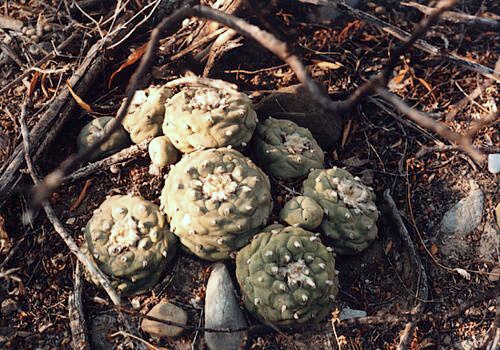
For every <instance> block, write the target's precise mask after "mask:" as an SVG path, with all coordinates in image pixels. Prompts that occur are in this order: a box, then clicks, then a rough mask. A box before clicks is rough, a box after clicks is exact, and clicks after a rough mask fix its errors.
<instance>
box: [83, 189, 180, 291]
mask: <svg viewBox="0 0 500 350" xmlns="http://www.w3.org/2000/svg"><path fill="white" fill-rule="evenodd" d="M176 241H177V238H176V237H175V236H174V235H173V234H172V233H171V232H170V231H169V230H168V227H167V223H166V220H165V217H164V216H163V215H162V214H161V213H160V211H159V208H158V206H157V205H155V204H153V203H151V202H149V201H147V200H145V199H144V198H142V197H140V196H128V195H127V196H122V195H115V196H112V197H109V198H107V199H106V200H105V201H104V202H103V203H102V204H101V205H100V207H99V208H98V209H96V210H95V211H94V215H93V216H92V218H91V219H90V221H89V222H88V223H87V226H86V227H85V242H86V250H87V253H88V254H89V256H91V257H92V258H93V259H94V261H95V262H96V263H97V265H98V266H99V267H100V268H101V270H102V271H103V272H104V273H105V274H107V275H108V276H110V277H111V278H112V282H113V284H114V285H115V287H116V288H118V289H119V290H120V291H121V292H122V293H123V294H124V295H136V294H140V293H144V292H146V291H147V290H148V289H149V288H151V287H152V286H153V285H154V284H156V282H158V279H159V278H160V275H161V273H162V271H163V270H164V268H165V266H166V265H167V263H168V262H169V261H170V260H171V259H172V258H173V257H174V255H175V250H176Z"/></svg>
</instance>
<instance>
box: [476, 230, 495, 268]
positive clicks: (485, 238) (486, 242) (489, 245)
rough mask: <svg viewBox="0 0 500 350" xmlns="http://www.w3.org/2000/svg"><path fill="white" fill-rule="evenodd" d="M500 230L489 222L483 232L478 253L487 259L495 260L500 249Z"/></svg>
mask: <svg viewBox="0 0 500 350" xmlns="http://www.w3.org/2000/svg"><path fill="white" fill-rule="evenodd" d="M499 244H500V232H499V230H498V229H497V228H496V227H495V225H493V224H490V223H487V224H486V225H485V226H484V230H483V232H482V233H481V240H480V241H479V245H478V248H477V249H478V255H479V256H480V257H481V258H484V259H486V260H493V258H494V256H495V255H496V253H497V252H498V250H499Z"/></svg>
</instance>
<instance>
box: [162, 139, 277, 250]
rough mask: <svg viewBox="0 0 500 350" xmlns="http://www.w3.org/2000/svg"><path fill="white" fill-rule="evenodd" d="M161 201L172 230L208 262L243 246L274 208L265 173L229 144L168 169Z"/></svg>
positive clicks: (193, 156) (194, 155) (189, 156)
mask: <svg viewBox="0 0 500 350" xmlns="http://www.w3.org/2000/svg"><path fill="white" fill-rule="evenodd" d="M160 200H161V208H162V210H163V211H164V212H165V213H166V214H167V217H168V219H169V222H170V226H171V229H172V232H174V233H175V234H176V235H177V236H179V237H180V239H181V243H182V244H183V245H184V246H185V247H187V248H188V249H189V250H190V251H191V252H193V253H194V254H196V255H197V256H199V257H201V258H203V259H207V260H219V259H226V258H228V257H229V256H230V253H231V252H233V251H235V250H238V249H239V248H241V247H242V246H244V245H245V244H247V242H248V241H249V240H250V238H251V237H252V236H253V235H254V234H255V232H257V230H258V229H259V228H260V227H261V226H263V225H265V224H266V223H267V220H268V218H269V215H270V213H271V209H272V199H271V189H270V184H269V179H268V178H267V176H266V175H265V174H264V173H263V172H262V170H260V169H259V168H258V167H257V166H256V165H255V164H254V163H253V162H252V161H251V160H250V159H248V158H246V157H245V156H243V155H242V154H241V153H239V152H238V151H236V150H233V149H230V148H218V149H208V150H201V151H196V152H193V153H190V154H188V155H186V156H184V157H183V158H182V160H181V161H180V162H179V163H177V164H176V165H174V166H173V167H172V168H171V169H170V172H169V174H168V175H167V178H166V180H165V186H164V188H163V191H162V194H161V197H160Z"/></svg>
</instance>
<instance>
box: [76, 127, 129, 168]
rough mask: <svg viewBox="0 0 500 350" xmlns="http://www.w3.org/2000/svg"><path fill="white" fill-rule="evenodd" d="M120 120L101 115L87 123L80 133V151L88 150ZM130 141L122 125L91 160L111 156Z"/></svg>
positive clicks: (78, 139) (78, 141)
mask: <svg viewBox="0 0 500 350" xmlns="http://www.w3.org/2000/svg"><path fill="white" fill-rule="evenodd" d="M116 123H118V121H117V120H116V119H115V118H113V117H100V118H96V119H94V120H92V121H91V122H90V123H88V124H87V125H85V126H84V127H83V129H82V130H81V131H80V134H78V138H77V145H78V151H79V152H83V151H86V150H87V149H88V148H90V146H91V145H92V144H93V143H94V142H95V141H97V140H98V139H99V138H100V137H101V136H102V135H104V134H106V133H107V132H108V130H109V129H111V128H112V127H113V125H114V124H116ZM129 142H130V140H129V137H128V135H127V133H126V132H125V130H123V128H122V127H119V128H118V130H116V131H115V132H114V133H113V134H112V135H111V136H110V137H109V138H108V139H107V140H106V141H105V142H104V143H103V144H102V145H101V147H99V149H98V150H97V151H96V153H94V154H93V155H92V156H91V158H90V160H96V159H100V158H104V157H106V156H109V155H111V154H113V153H115V152H117V151H119V150H120V149H122V148H123V147H125V146H126V145H127V144H128V143H129Z"/></svg>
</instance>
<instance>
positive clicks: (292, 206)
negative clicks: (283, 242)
mask: <svg viewBox="0 0 500 350" xmlns="http://www.w3.org/2000/svg"><path fill="white" fill-rule="evenodd" d="M280 219H281V220H283V221H284V222H286V223H287V224H288V225H290V226H298V227H302V228H305V229H306V230H314V229H315V228H317V227H318V226H319V225H321V221H322V220H323V208H321V206H320V205H319V204H318V203H316V201H315V200H314V199H312V198H309V197H304V196H298V197H293V198H292V199H290V200H289V201H288V202H286V203H285V206H284V207H283V209H281V211H280Z"/></svg>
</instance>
